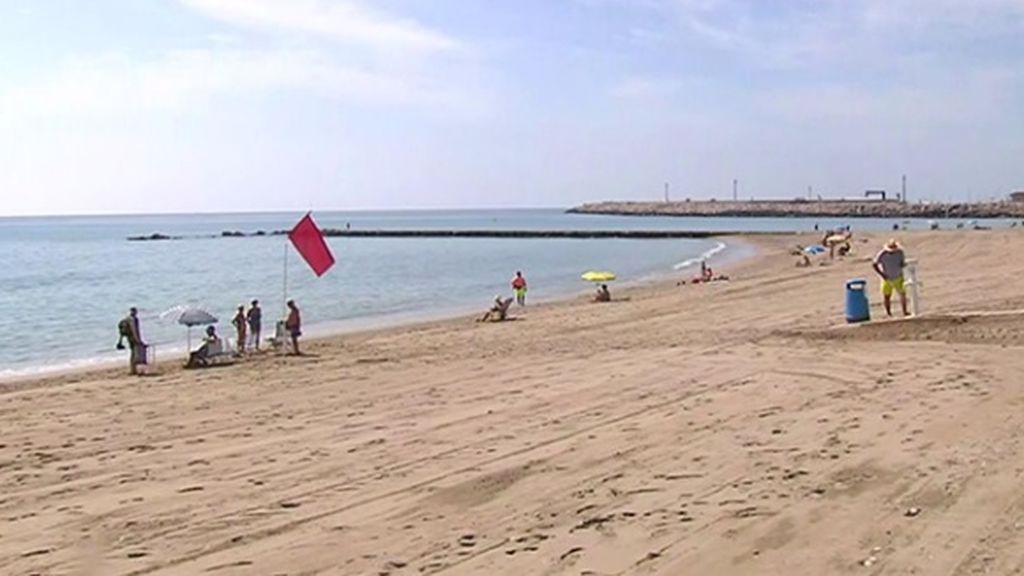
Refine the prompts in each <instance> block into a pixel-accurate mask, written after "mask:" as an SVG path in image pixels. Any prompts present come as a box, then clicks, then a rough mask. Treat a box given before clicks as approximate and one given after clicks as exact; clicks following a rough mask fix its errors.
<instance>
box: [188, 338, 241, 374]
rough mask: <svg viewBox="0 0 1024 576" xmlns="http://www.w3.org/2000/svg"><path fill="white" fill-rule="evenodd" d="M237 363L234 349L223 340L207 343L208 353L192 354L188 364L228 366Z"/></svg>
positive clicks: (200, 366) (196, 366)
mask: <svg viewBox="0 0 1024 576" xmlns="http://www.w3.org/2000/svg"><path fill="white" fill-rule="evenodd" d="M234 363H235V353H234V350H232V349H231V347H230V346H229V345H228V344H227V343H226V342H225V341H224V340H223V339H220V340H217V341H216V342H214V343H212V344H206V353H205V354H204V355H202V356H198V355H195V353H193V355H191V356H190V357H189V362H188V364H187V365H186V367H188V368H209V367H211V366H227V365H229V364H234Z"/></svg>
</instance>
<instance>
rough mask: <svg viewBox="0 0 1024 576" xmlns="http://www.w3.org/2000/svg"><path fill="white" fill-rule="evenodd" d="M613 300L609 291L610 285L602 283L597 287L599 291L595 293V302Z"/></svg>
mask: <svg viewBox="0 0 1024 576" xmlns="http://www.w3.org/2000/svg"><path fill="white" fill-rule="evenodd" d="M611 301H612V293H611V292H609V291H608V285H607V284H601V286H599V287H598V289H597V293H596V294H594V302H611Z"/></svg>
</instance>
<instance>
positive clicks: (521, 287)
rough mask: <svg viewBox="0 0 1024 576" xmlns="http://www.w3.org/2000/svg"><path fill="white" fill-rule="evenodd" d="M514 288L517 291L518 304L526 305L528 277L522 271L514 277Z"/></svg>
mask: <svg viewBox="0 0 1024 576" xmlns="http://www.w3.org/2000/svg"><path fill="white" fill-rule="evenodd" d="M512 290H513V291H515V293H516V304H519V305H520V306H526V278H525V277H524V276H523V273H522V272H521V271H517V272H516V275H515V277H514V278H512Z"/></svg>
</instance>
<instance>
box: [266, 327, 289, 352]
mask: <svg viewBox="0 0 1024 576" xmlns="http://www.w3.org/2000/svg"><path fill="white" fill-rule="evenodd" d="M267 343H268V344H270V347H271V348H272V349H274V350H280V349H281V348H282V347H283V346H284V345H285V344H287V343H288V332H287V331H286V330H285V329H284V320H278V322H277V324H275V325H274V335H273V336H267Z"/></svg>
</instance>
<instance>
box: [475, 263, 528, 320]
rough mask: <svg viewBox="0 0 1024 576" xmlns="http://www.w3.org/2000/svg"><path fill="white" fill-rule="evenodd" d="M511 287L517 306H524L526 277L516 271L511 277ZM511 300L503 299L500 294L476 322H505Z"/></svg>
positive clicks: (521, 272)
mask: <svg viewBox="0 0 1024 576" xmlns="http://www.w3.org/2000/svg"><path fill="white" fill-rule="evenodd" d="M510 284H511V286H512V293H513V295H514V300H515V302H516V304H518V305H519V306H526V288H527V286H526V276H523V271H522V270H517V271H516V274H515V276H513V277H512V281H511V282H510ZM512 301H513V298H512V297H510V298H505V297H503V296H502V295H501V294H498V295H497V296H495V297H494V304H492V305H491V307H490V309H488V310H487V312H484V315H483V316H481V317H480V318H477V322H487V321H490V320H498V321H501V320H507V319H508V309H509V307H511V306H512Z"/></svg>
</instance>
